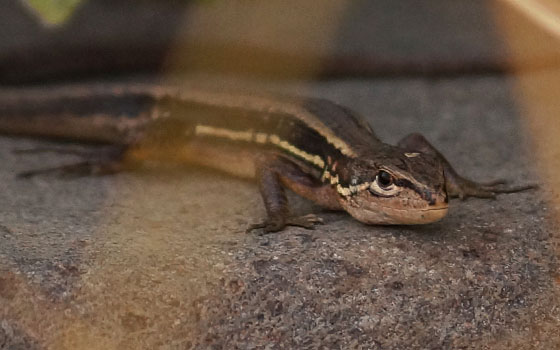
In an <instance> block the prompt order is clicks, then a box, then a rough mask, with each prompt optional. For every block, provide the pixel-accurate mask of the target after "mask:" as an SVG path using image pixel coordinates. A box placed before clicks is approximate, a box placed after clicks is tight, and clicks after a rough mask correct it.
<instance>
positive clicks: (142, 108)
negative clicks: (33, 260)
mask: <svg viewBox="0 0 560 350" xmlns="http://www.w3.org/2000/svg"><path fill="white" fill-rule="evenodd" d="M0 133H2V134H8V135H19V136H28V137H47V138H59V139H66V140H73V141H79V142H92V143H101V144H108V145H110V146H111V147H112V148H111V150H112V151H111V152H109V153H108V154H107V156H104V157H86V159H85V160H84V161H82V162H79V163H76V164H70V165H66V166H61V167H56V168H50V169H39V170H34V171H30V172H26V173H23V174H21V175H22V176H23V177H29V176H34V175H37V174H40V173H48V172H53V171H62V172H68V173H75V174H76V173H87V174H110V173H115V172H119V171H123V170H127V169H131V168H133V167H134V166H135V165H137V164H139V163H142V162H143V161H144V160H146V159H156V160H159V161H173V162H184V163H189V164H198V165H202V166H205V167H210V168H214V169H218V170H221V171H225V172H227V173H229V174H232V175H235V176H238V177H242V178H249V179H254V180H256V182H257V183H258V186H259V190H260V193H261V195H262V199H263V202H264V207H265V209H266V213H267V217H266V219H265V220H264V221H263V222H260V223H257V224H254V225H251V226H250V227H249V228H248V231H252V230H255V229H262V230H263V231H264V232H266V233H268V232H277V231H281V230H283V229H284V228H286V227H287V226H300V227H304V228H313V227H314V226H315V225H316V224H318V223H321V222H322V220H321V219H320V218H319V217H318V216H316V215H314V214H310V215H305V216H294V215H292V214H291V213H290V210H289V205H288V201H287V197H286V189H290V190H292V191H293V192H295V193H296V194H298V195H300V196H302V197H304V198H307V199H309V200H311V201H313V202H314V203H316V204H318V205H320V206H322V207H324V208H327V209H331V210H344V211H346V212H347V213H349V214H350V215H351V216H352V217H354V218H355V219H357V220H359V221H361V222H363V223H365V224H380V225H395V224H396V225H416V224H427V223H432V222H436V221H438V220H440V219H442V218H443V217H444V216H445V215H446V214H447V212H448V207H449V199H450V198H455V197H459V198H461V199H464V198H467V197H481V198H495V196H496V195H497V194H499V193H512V192H518V191H523V190H527V189H529V188H533V187H535V186H534V185H525V186H511V185H508V184H507V183H506V182H505V181H503V180H497V181H490V182H482V183H479V182H475V181H471V180H469V179H467V178H465V177H462V176H460V175H459V174H458V173H457V172H456V171H455V170H454V168H453V167H452V166H451V164H450V163H449V162H448V161H447V159H446V158H445V157H444V156H443V155H442V154H441V153H440V152H439V151H438V150H437V149H436V148H435V147H434V146H433V145H432V144H431V143H430V142H429V141H428V140H427V139H426V138H425V137H423V136H422V135H421V134H418V133H414V134H411V135H408V136H406V137H404V138H403V139H402V140H400V141H399V142H398V143H397V145H396V146H392V145H389V144H386V143H383V142H382V141H380V140H379V139H378V138H377V136H376V135H375V133H374V131H373V129H372V128H371V126H370V125H369V124H368V122H367V121H366V120H365V119H364V118H362V117H361V116H360V115H359V114H358V113H356V112H354V111H352V110H351V109H349V108H347V107H344V106H342V105H339V104H336V103H334V102H331V101H329V100H325V99H318V98H303V97H291V96H283V95H282V96H280V95H279V96H271V95H266V94H248V93H243V92H237V91H225V90H219V89H218V90H205V89H201V88H198V87H177V86H165V85H159V84H150V83H146V84H138V83H136V84H134V83H128V84H127V83H121V84H119V83H105V84H102V83H100V84H93V85H66V86H53V87H48V88H45V87H35V88H3V89H0Z"/></svg>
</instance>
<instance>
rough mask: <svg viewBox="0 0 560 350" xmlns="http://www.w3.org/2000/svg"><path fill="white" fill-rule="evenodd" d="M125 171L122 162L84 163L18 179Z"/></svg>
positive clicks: (18, 175)
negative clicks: (49, 175)
mask: <svg viewBox="0 0 560 350" xmlns="http://www.w3.org/2000/svg"><path fill="white" fill-rule="evenodd" d="M123 169H124V167H123V163H122V162H121V161H83V162H79V163H74V164H68V165H61V166H57V167H52V168H43V169H35V170H30V171H24V172H21V173H19V174H17V177H18V178H21V179H28V178H31V177H34V176H37V175H48V174H55V175H60V176H67V177H80V176H90V175H93V176H99V175H109V174H115V173H118V172H121V171H122V170H123Z"/></svg>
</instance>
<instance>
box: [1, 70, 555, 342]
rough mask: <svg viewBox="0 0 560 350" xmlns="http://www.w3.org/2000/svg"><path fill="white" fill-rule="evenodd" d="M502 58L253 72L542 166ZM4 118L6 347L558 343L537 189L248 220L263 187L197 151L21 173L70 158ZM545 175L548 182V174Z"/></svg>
mask: <svg viewBox="0 0 560 350" xmlns="http://www.w3.org/2000/svg"><path fill="white" fill-rule="evenodd" d="M511 85H512V81H511V80H510V79H508V78H504V77H472V78H457V79H439V80H422V79H416V80H408V79H402V80H370V81H331V82H322V83H317V84H313V85H306V86H304V85H301V84H288V83H285V84H283V85H281V86H269V85H267V84H260V85H259V86H260V88H266V89H270V90H274V91H281V92H289V93H292V94H304V95H310V96H321V97H326V98H330V99H333V100H335V101H338V102H340V103H343V104H345V105H348V106H351V107H352V108H354V109H356V110H358V111H359V112H360V113H362V114H364V115H365V116H366V117H367V118H368V119H369V120H370V122H371V123H372V125H373V126H374V129H375V130H376V132H377V133H378V135H379V136H380V137H381V138H382V139H384V140H386V141H388V142H392V143H394V142H396V141H397V140H398V139H399V138H400V137H402V136H404V135H406V134H407V133H410V132H413V131H419V132H422V133H424V134H425V135H426V136H427V137H428V138H429V139H430V140H431V141H432V142H433V143H434V144H435V145H436V146H438V147H440V148H441V149H442V151H443V152H444V153H445V154H446V155H447V156H448V157H449V159H450V160H451V161H452V163H453V164H454V165H456V168H457V169H458V170H460V171H461V172H463V173H465V174H466V175H468V176H469V177H471V178H473V179H477V180H485V179H493V178H503V177H505V178H508V179H511V180H512V181H514V182H516V183H527V182H536V181H539V179H538V178H537V171H536V170H535V168H534V164H533V161H532V159H533V156H532V153H531V150H529V149H528V148H527V147H526V146H525V145H526V144H527V135H526V132H525V131H524V130H523V128H522V125H523V123H524V119H523V115H522V113H521V112H519V111H518V107H517V106H516V101H515V100H514V99H513V97H512V87H511ZM46 144H48V143H45V142H42V141H34V140H24V139H15V138H7V137H2V138H0V164H2V166H1V167H0V198H1V201H0V205H1V206H2V208H1V210H0V349H35V348H50V349H185V348H186V349H188V348H194V349H321V348H323V349H353V348H357V349H553V348H556V347H558V346H559V345H560V338H559V336H558V331H557V330H558V327H559V326H560V310H559V307H558V305H559V303H558V302H559V294H558V288H559V286H560V278H559V275H558V272H557V269H558V261H557V258H556V252H555V249H558V244H557V233H558V226H557V224H556V222H555V221H554V220H555V218H554V217H553V216H552V215H551V214H550V213H551V212H552V211H551V210H549V206H548V205H547V203H546V202H545V201H544V199H543V198H544V195H545V194H546V191H545V190H544V189H539V190H535V191H529V192H524V193H519V194H511V195H502V196H499V197H498V199H497V200H480V199H471V200H467V201H464V202H460V201H454V202H453V203H452V208H451V211H450V214H449V215H448V217H446V218H445V219H444V220H443V221H441V222H439V223H436V224H431V225H426V226H418V227H398V226H395V227H379V226H365V225H362V224H360V223H359V222H357V221H355V220H353V219H352V218H350V217H349V216H348V215H347V214H344V213H332V212H322V211H321V209H320V208H317V207H315V206H313V205H312V204H310V203H308V202H305V201H304V200H302V199H300V198H297V197H295V196H292V197H290V199H291V202H292V203H293V205H294V208H295V211H296V212H300V213H307V212H310V211H313V212H318V213H319V215H321V216H322V217H323V218H324V220H325V225H323V226H320V227H318V228H317V229H316V230H314V231H308V230H303V229H299V228H289V229H288V230H286V231H284V232H282V233H279V234H273V235H267V236H262V237H260V236H255V235H246V234H245V233H244V230H245V228H246V227H247V225H249V224H250V223H252V222H255V221H258V220H259V219H260V218H262V216H263V215H264V210H263V208H262V206H261V200H260V197H259V194H258V191H257V187H256V186H255V185H254V184H252V183H250V182H244V181H240V180H237V179H234V178H229V177H227V176H225V175H222V174H219V173H215V172H211V171H206V170H202V169H181V168H176V169H175V168H173V169H157V166H152V167H151V168H149V169H146V170H145V171H142V172H139V173H126V174H118V175H114V176H107V177H85V178H77V179H64V178H58V177H52V176H43V177H37V178H34V179H31V180H18V179H16V178H15V174H16V173H18V172H20V171H24V170H29V169H33V168H37V167H44V166H47V165H54V164H61V163H66V162H72V161H76V158H75V157H73V156H70V155H61V154H48V153H42V154H35V155H29V154H27V155H22V154H15V153H13V152H12V150H14V149H27V148H34V147H41V146H44V145H46ZM545 188H546V187H545Z"/></svg>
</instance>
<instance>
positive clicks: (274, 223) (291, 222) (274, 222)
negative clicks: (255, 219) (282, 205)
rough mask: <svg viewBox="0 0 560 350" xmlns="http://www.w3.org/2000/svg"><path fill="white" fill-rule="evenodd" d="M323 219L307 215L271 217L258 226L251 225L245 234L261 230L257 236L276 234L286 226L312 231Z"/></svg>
mask: <svg viewBox="0 0 560 350" xmlns="http://www.w3.org/2000/svg"><path fill="white" fill-rule="evenodd" d="M322 223H323V219H321V218H320V217H318V216H317V215H315V214H307V215H304V216H289V217H281V216H277V217H273V218H268V219H267V220H266V221H264V222H262V223H258V224H253V225H251V226H249V228H247V230H246V232H247V233H250V232H251V231H254V230H258V229H262V233H259V235H262V234H267V233H272V232H278V231H280V230H282V229H284V228H285V227H286V226H297V227H303V228H306V229H308V230H313V229H314V228H315V225H317V224H322Z"/></svg>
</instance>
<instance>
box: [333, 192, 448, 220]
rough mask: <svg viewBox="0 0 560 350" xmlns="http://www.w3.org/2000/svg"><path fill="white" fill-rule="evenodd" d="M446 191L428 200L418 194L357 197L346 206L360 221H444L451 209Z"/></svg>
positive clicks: (344, 204) (345, 204)
mask: <svg viewBox="0 0 560 350" xmlns="http://www.w3.org/2000/svg"><path fill="white" fill-rule="evenodd" d="M446 198H447V196H446V195H445V193H443V194H441V195H439V194H438V195H437V196H434V197H433V201H431V203H429V202H428V201H426V200H424V199H422V198H419V197H416V198H415V197H405V198H403V197H400V198H399V197H393V198H375V199H373V198H371V197H369V198H368V197H365V196H359V195H358V196H356V197H354V198H352V199H351V200H349V201H346V202H345V203H342V205H343V207H344V209H345V210H346V211H347V212H348V213H349V214H350V215H352V216H353V217H354V218H356V219H357V220H359V221H361V222H363V223H365V224H374V225H419V224H429V223H432V222H436V221H439V220H441V219H442V218H443V217H445V215H446V214H447V211H448V207H449V205H448V203H447V200H446Z"/></svg>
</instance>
